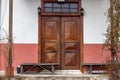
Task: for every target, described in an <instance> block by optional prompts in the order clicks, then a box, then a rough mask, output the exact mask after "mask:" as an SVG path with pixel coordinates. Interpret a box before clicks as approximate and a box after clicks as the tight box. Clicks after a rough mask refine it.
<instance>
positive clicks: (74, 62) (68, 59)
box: [61, 17, 80, 69]
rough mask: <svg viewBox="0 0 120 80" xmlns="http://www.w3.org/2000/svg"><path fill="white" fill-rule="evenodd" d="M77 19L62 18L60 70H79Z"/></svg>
mask: <svg viewBox="0 0 120 80" xmlns="http://www.w3.org/2000/svg"><path fill="white" fill-rule="evenodd" d="M79 21H80V20H79V18H77V17H72V18H69V17H63V18H62V36H61V38H62V45H63V46H62V68H63V69H79V64H80V63H79V62H80V61H79V57H80V56H79V55H80V47H79V44H80V39H79V38H80V34H79Z"/></svg>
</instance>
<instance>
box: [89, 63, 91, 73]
mask: <svg viewBox="0 0 120 80" xmlns="http://www.w3.org/2000/svg"><path fill="white" fill-rule="evenodd" d="M89 74H92V65H90V66H89Z"/></svg>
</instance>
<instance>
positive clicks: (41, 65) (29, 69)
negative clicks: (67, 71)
mask: <svg viewBox="0 0 120 80" xmlns="http://www.w3.org/2000/svg"><path fill="white" fill-rule="evenodd" d="M55 66H59V64H58V63H23V64H21V65H20V73H21V74H24V73H39V72H40V71H41V69H43V70H48V71H50V72H51V73H52V74H54V72H55ZM25 67H27V68H26V69H25ZM33 69H38V70H36V71H33Z"/></svg>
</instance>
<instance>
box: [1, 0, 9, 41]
mask: <svg viewBox="0 0 120 80" xmlns="http://www.w3.org/2000/svg"><path fill="white" fill-rule="evenodd" d="M0 15H1V18H0V37H1V38H7V37H8V0H1V11H0ZM1 42H3V41H0V43H1ZM5 42H6V40H5Z"/></svg>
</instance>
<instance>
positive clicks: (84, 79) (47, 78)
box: [0, 74, 108, 80]
mask: <svg viewBox="0 0 120 80" xmlns="http://www.w3.org/2000/svg"><path fill="white" fill-rule="evenodd" d="M0 80H9V79H8V78H6V77H3V76H2V77H1V78H0ZM11 80H108V77H107V75H89V74H82V75H51V74H49V75H43V74H38V75H36V74H23V75H21V74H20V75H15V77H12V78H11Z"/></svg>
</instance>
